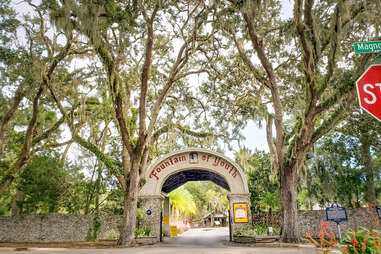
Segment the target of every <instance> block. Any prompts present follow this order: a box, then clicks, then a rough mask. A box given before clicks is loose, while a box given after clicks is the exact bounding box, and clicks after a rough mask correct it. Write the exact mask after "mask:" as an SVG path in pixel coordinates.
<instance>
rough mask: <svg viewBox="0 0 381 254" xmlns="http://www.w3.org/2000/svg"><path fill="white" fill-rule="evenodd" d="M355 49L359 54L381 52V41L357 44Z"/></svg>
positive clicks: (354, 44)
mask: <svg viewBox="0 0 381 254" xmlns="http://www.w3.org/2000/svg"><path fill="white" fill-rule="evenodd" d="M353 47H354V48H355V53H358V54H365V53H376V52H381V41H367V42H356V43H353Z"/></svg>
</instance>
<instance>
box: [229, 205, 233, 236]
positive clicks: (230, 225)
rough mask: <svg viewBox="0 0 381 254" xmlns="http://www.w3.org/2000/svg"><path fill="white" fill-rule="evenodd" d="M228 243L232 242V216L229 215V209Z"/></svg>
mask: <svg viewBox="0 0 381 254" xmlns="http://www.w3.org/2000/svg"><path fill="white" fill-rule="evenodd" d="M229 241H233V237H232V216H231V214H230V209H229Z"/></svg>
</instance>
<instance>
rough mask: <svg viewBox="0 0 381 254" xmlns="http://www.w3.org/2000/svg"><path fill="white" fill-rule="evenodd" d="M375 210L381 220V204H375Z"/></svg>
mask: <svg viewBox="0 0 381 254" xmlns="http://www.w3.org/2000/svg"><path fill="white" fill-rule="evenodd" d="M376 211H377V214H378V218H379V219H380V220H381V206H376Z"/></svg>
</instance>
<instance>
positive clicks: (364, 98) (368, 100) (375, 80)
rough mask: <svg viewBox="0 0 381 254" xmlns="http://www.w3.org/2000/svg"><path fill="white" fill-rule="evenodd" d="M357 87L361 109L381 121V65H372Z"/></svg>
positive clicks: (358, 81) (357, 83)
mask: <svg viewBox="0 0 381 254" xmlns="http://www.w3.org/2000/svg"><path fill="white" fill-rule="evenodd" d="M356 87H357V95H358V97H359V102H360V106H361V108H363V109H364V110H366V111H367V112H368V113H369V114H371V115H372V116H374V117H375V118H377V119H378V120H379V121H381V64H374V65H371V66H370V67H369V68H368V70H366V71H365V72H364V74H362V76H361V77H360V78H359V79H358V80H357V82H356Z"/></svg>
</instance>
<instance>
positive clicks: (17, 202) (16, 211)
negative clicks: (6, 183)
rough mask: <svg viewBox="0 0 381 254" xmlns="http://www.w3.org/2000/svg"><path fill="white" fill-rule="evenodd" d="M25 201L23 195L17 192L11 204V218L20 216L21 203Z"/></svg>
mask: <svg viewBox="0 0 381 254" xmlns="http://www.w3.org/2000/svg"><path fill="white" fill-rule="evenodd" d="M24 199H25V193H24V192H22V191H20V190H17V191H16V195H15V198H14V199H13V202H12V216H20V215H21V214H22V202H23V201H24Z"/></svg>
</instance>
